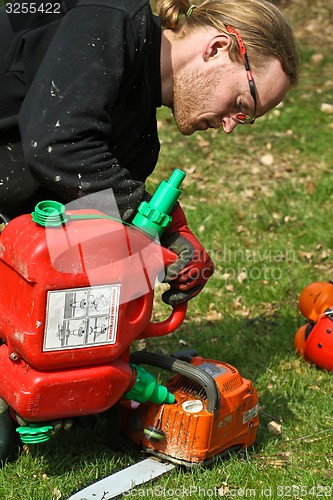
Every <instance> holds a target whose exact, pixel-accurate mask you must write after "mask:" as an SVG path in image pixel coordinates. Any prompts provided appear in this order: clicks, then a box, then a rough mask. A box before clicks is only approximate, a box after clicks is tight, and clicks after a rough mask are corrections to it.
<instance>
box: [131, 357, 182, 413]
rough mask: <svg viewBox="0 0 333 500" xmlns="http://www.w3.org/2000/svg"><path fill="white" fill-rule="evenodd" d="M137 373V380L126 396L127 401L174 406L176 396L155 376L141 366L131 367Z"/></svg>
mask: <svg viewBox="0 0 333 500" xmlns="http://www.w3.org/2000/svg"><path fill="white" fill-rule="evenodd" d="M131 367H132V370H133V371H134V372H135V373H136V380H135V383H134V385H133V387H132V389H131V390H129V391H128V392H126V393H125V394H124V397H125V398H126V399H133V401H137V402H138V403H145V402H146V401H151V402H152V403H156V404H163V403H167V404H173V403H174V402H175V396H174V395H173V394H172V393H171V392H169V391H168V389H167V388H166V387H165V386H164V385H161V384H159V383H158V382H156V380H155V378H154V377H153V375H152V374H151V373H149V372H147V371H146V370H145V369H144V368H142V367H141V366H136V365H131Z"/></svg>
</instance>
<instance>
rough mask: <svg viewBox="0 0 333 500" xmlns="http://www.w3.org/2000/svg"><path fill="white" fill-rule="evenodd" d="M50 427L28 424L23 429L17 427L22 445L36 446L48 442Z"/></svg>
mask: <svg viewBox="0 0 333 500" xmlns="http://www.w3.org/2000/svg"><path fill="white" fill-rule="evenodd" d="M52 429H53V427H52V425H43V426H40V425H39V424H30V425H27V426H24V427H17V429H16V432H18V433H19V435H20V438H21V441H22V443H24V444H37V443H44V442H45V441H48V440H49V439H50V437H51V431H52Z"/></svg>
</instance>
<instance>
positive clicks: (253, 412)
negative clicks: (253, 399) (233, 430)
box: [243, 404, 259, 424]
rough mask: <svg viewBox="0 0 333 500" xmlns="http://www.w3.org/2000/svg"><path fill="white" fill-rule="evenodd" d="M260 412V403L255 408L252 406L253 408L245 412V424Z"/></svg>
mask: <svg viewBox="0 0 333 500" xmlns="http://www.w3.org/2000/svg"><path fill="white" fill-rule="evenodd" d="M258 412H259V405H258V404H257V405H255V406H254V407H253V408H251V410H249V411H247V412H246V413H244V415H243V424H246V422H248V421H249V420H251V419H252V418H254V417H256V416H257V415H258Z"/></svg>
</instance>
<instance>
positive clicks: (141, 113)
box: [0, 0, 161, 219]
mask: <svg viewBox="0 0 333 500" xmlns="http://www.w3.org/2000/svg"><path fill="white" fill-rule="evenodd" d="M15 3H17V0H16V2H15ZM30 3H31V2H30ZM36 3H37V4H38V5H39V4H44V5H46V3H47V2H46V1H44V2H42V1H40V0H39V1H37V2H36ZM58 3H59V7H57V8H53V10H52V12H51V13H50V12H49V13H45V12H44V13H41V12H36V13H34V14H31V13H27V14H20V13H16V14H15V13H12V14H8V13H6V9H5V8H2V9H1V11H0V46H1V54H0V134H1V131H3V130H8V128H9V127H10V126H12V125H15V124H16V123H18V124H19V128H20V133H21V139H22V144H23V148H24V156H25V160H26V164H27V166H28V167H29V169H30V171H31V173H32V175H33V176H34V177H35V179H37V181H38V183H40V184H41V185H43V186H45V187H47V188H48V189H50V190H51V191H54V192H55V193H56V194H57V195H58V199H61V200H63V201H65V202H67V201H70V200H73V199H76V198H80V197H82V196H84V195H87V194H90V193H96V192H99V191H101V190H105V189H109V188H112V189H113V191H114V193H115V196H116V199H117V201H118V204H119V209H120V212H121V216H122V217H123V218H125V219H126V218H129V216H130V214H131V213H132V211H133V209H135V208H136V207H137V206H138V204H139V202H140V200H141V199H142V197H143V196H144V193H145V185H144V181H145V179H146V178H147V176H148V175H149V174H150V173H151V172H152V170H153V169H154V167H155V165H156V162H157V157H158V152H159V141H158V136H157V124H156V107H158V106H160V105H161V82H160V42H161V28H160V23H159V19H158V18H156V17H154V16H153V15H152V12H151V9H150V5H149V0H91V1H89V0H65V1H61V2H58ZM58 3H57V2H55V1H54V0H52V4H53V7H54V6H58ZM41 10H42V9H41Z"/></svg>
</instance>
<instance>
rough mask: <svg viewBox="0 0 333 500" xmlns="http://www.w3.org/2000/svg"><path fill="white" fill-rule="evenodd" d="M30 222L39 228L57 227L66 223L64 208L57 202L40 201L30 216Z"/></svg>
mask: <svg viewBox="0 0 333 500" xmlns="http://www.w3.org/2000/svg"><path fill="white" fill-rule="evenodd" d="M31 216H32V220H33V221H34V222H36V224H39V225H40V226H43V227H45V226H50V227H57V226H61V224H63V223H64V222H66V220H67V217H66V214H65V206H64V205H63V204H62V203H59V202H58V201H51V200H46V201H40V202H39V203H37V205H36V206H35V211H34V212H32V214H31Z"/></svg>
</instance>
